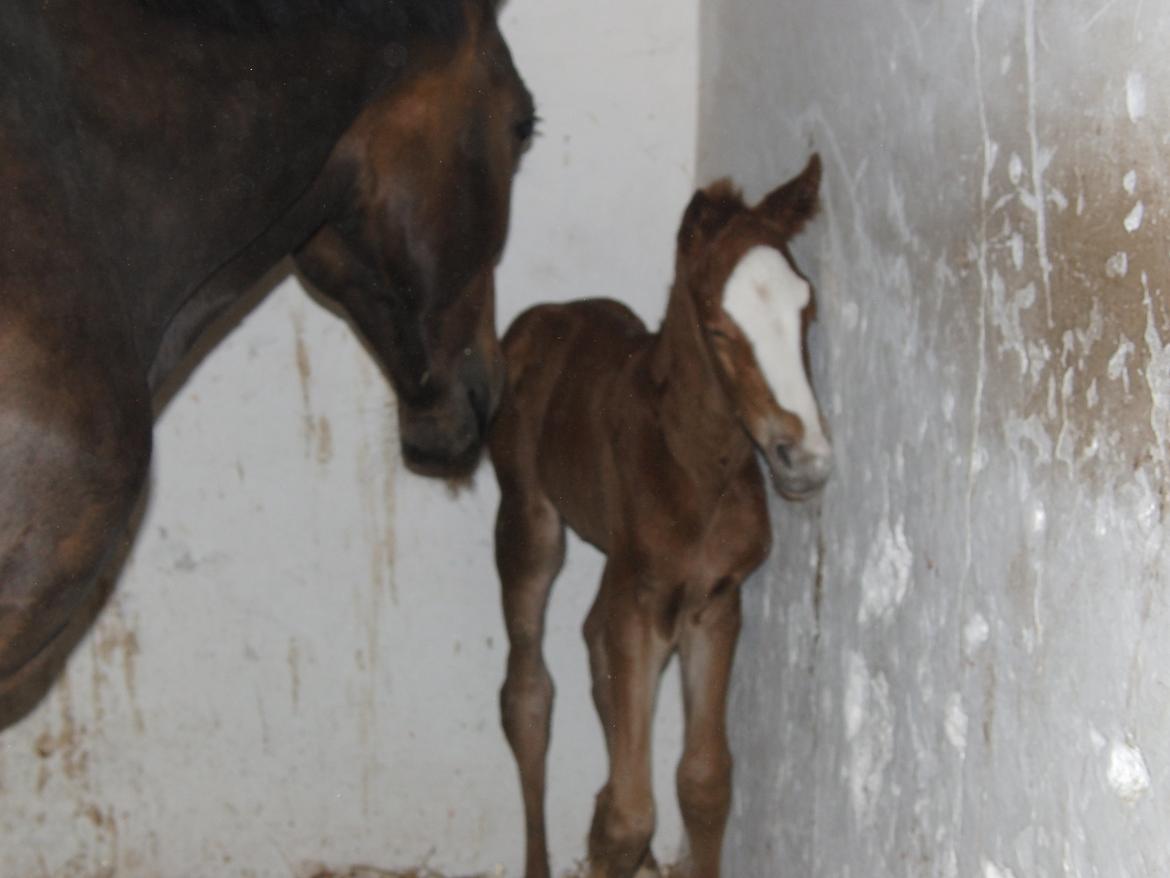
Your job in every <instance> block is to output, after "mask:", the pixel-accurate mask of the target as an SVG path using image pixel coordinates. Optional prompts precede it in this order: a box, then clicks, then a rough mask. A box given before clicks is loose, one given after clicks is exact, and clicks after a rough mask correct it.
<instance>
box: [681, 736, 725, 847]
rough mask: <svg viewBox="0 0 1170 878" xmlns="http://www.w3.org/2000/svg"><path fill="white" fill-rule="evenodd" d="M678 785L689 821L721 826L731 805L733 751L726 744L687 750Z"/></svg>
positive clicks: (683, 807)
mask: <svg viewBox="0 0 1170 878" xmlns="http://www.w3.org/2000/svg"><path fill="white" fill-rule="evenodd" d="M675 785H676V788H677V790H678V802H679V808H680V810H681V811H682V815H683V818H684V820H686V822H687V823H688V824H692V825H696V826H711V827H718V826H721V825H722V824H723V823H724V821H726V819H727V813H728V811H729V810H730V808H731V752H730V751H729V750H728V749H727V747H726V745H714V746H711V747H708V748H705V749H703V750H695V751H692V752H689V753H684V754H683V758H682V760H681V761H680V762H679V764H678V770H677V772H676V773H675Z"/></svg>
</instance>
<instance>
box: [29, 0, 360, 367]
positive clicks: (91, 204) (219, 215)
mask: <svg viewBox="0 0 1170 878" xmlns="http://www.w3.org/2000/svg"><path fill="white" fill-rule="evenodd" d="M99 7H100V8H99ZM46 15H48V16H49V19H48V20H49V22H50V25H51V26H52V27H53V28H54V29H55V30H56V32H57V33H58V35H59V41H60V45H61V49H60V51H61V55H62V57H63V58H65V59H70V60H69V61H68V64H67V71H66V76H68V77H69V78H70V80H71V81H72V88H73V90H74V91H75V92H76V93H77V95H78V104H79V105H80V106H83V107H84V108H85V109H86V113H84V114H79V115H78V122H77V126H76V132H77V133H76V141H77V153H78V155H77V157H76V162H77V163H79V164H80V166H81V167H82V168H84V169H85V191H84V193H83V195H84V198H83V199H82V200H81V202H80V204H79V210H82V211H84V212H85V213H87V214H91V215H92V216H91V218H90V220H89V226H91V227H92V228H94V229H95V230H96V233H95V235H94V243H95V244H97V245H98V246H97V247H96V251H97V252H96V253H95V255H94V258H95V259H96V260H102V259H105V260H106V262H108V263H109V264H108V265H107V266H106V268H107V269H108V271H107V273H108V274H110V275H111V279H112V282H113V283H114V284H115V285H116V286H117V287H118V288H122V289H125V290H127V293H126V296H127V301H126V303H125V308H126V310H127V312H128V313H130V314H132V315H133V324H134V327H135V332H136V334H137V336H138V338H137V343H138V345H139V348H140V350H142V351H143V355H144V358H145V359H146V360H147V361H148V362H149V361H150V360H151V359H152V358H153V356H154V353H155V351H156V350H157V349H158V347H159V346H160V345H161V344H163V341H164V339H163V333H164V332H165V331H166V327H167V326H168V325H169V324H170V322H171V320H172V319H173V318H174V316H175V314H176V313H177V312H178V311H179V310H180V309H181V308H182V307H183V306H184V304H185V303H186V302H187V301H188V300H189V298H190V297H191V296H192V295H193V294H194V287H195V285H196V284H198V283H199V282H200V281H201V280H203V279H209V280H208V282H211V280H210V279H211V277H212V275H213V274H215V273H217V272H220V269H222V268H223V266H224V265H225V263H232V264H233V265H235V264H242V263H243V262H247V263H248V264H249V265H248V267H250V268H251V269H252V270H251V271H250V272H249V276H248V277H244V276H243V273H242V272H241V271H237V270H235V268H232V270H231V271H230V272H228V273H229V274H232V275H233V276H235V275H240V277H239V278H238V281H239V282H238V283H237V284H235V287H236V288H235V289H233V290H228V289H227V288H226V287H223V288H222V289H221V291H220V292H221V293H223V295H221V296H220V297H219V298H220V300H221V301H222V304H224V305H226V304H230V302H231V301H232V300H234V299H235V298H236V297H237V296H238V294H239V293H242V292H243V290H244V289H246V288H247V284H248V282H249V281H251V280H254V279H255V277H256V276H258V275H259V274H260V273H262V272H263V271H264V270H265V269H266V268H268V267H269V266H270V265H271V264H272V263H274V262H275V261H276V260H277V259H279V258H280V256H282V255H283V254H284V253H287V252H288V251H289V250H290V249H291V248H292V247H294V246H296V245H297V244H299V243H301V241H303V240H304V238H305V237H307V236H308V234H310V233H311V232H312V230H313V229H314V228H315V227H316V225H317V224H319V222H320V219H319V216H318V217H317V218H315V217H314V215H309V214H305V215H304V216H301V215H300V213H304V212H303V211H301V212H300V213H297V214H295V215H293V214H292V213H291V212H292V211H293V210H294V208H295V207H296V205H297V204H298V203H299V202H300V201H303V200H305V199H304V196H306V194H308V193H310V191H311V190H310V187H311V186H312V184H313V182H314V180H315V179H316V178H317V177H318V175H319V174H320V172H321V169H322V167H323V166H324V164H325V162H326V160H327V158H328V155H329V153H330V151H331V150H332V148H333V146H334V143H335V142H336V140H337V139H338V138H339V137H340V136H341V134H342V133H343V132H344V130H345V129H346V128H347V127H348V126H349V125H350V124H351V122H352V120H353V118H354V117H355V116H356V115H357V113H358V112H359V110H360V108H361V106H362V103H363V101H364V99H365V97H366V93H367V92H368V91H370V89H371V87H372V82H371V79H372V76H371V70H370V64H369V63H367V62H368V58H367V56H370V57H372V56H374V55H375V54H376V53H374V52H373V50H372V49H369V48H368V47H366V46H365V45H364V44H363V43H362V42H361V41H360V40H357V39H353V38H346V37H345V36H344V35H340V34H332V33H325V32H322V33H316V32H301V33H290V34H288V35H277V36H273V37H271V38H267V39H266V38H262V37H255V38H252V37H241V36H238V35H234V34H225V33H220V32H218V31H214V30H207V29H200V28H196V27H193V26H189V25H187V24H185V23H184V22H182V21H168V20H166V19H161V18H157V17H145V16H144V15H143V13H142V10H141V8H140V7H139V5H138V0H108V3H105V4H76V5H69V4H62V3H55V4H54V5H53V6H52V7H51V8H50V11H49V12H48V13H46ZM176 58H178V59H180V60H179V62H176V60H175V59H176ZM102 65H106V66H108V67H109V70H102V69H101V68H102ZM110 83H114V84H115V85H111V84H110ZM127 145H132V146H133V148H129V147H128V146H127ZM104 156H109V157H112V158H111V159H109V160H106V159H103V158H102V157H104ZM312 194H313V195H314V197H317V196H318V195H319V193H316V192H313V193H312ZM160 205H164V206H166V208H165V210H163V209H160ZM320 212H321V208H320V207H317V208H316V209H315V213H316V214H317V215H319V214H320ZM310 213H312V212H310ZM110 217H128V218H133V219H135V220H137V221H139V227H138V228H136V230H135V235H134V236H132V238H131V242H132V243H131V244H130V246H127V243H126V236H125V235H122V234H121V233H122V226H121V225H119V224H118V223H114V224H110V223H109V218H110ZM286 226H287V227H288V228H285V227H286ZM106 229H108V231H103V230H106ZM106 237H108V238H109V240H108V241H107V240H105V238H106ZM253 245H255V246H253ZM248 247H251V248H252V249H253V250H255V254H254V255H251V254H243V253H242V251H243V250H244V248H248ZM109 254H113V257H110V256H109ZM221 273H222V272H221Z"/></svg>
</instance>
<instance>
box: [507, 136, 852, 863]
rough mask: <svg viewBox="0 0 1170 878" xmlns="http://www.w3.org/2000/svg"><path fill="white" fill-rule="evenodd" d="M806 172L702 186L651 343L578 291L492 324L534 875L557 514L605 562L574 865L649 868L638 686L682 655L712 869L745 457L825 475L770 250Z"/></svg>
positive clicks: (698, 812)
mask: <svg viewBox="0 0 1170 878" xmlns="http://www.w3.org/2000/svg"><path fill="white" fill-rule="evenodd" d="M819 180H820V164H819V161H818V160H816V159H814V160H813V161H812V162H810V163H809V166H808V168H807V169H806V170H805V172H804V173H803V174H802V175H801V176H799V177H798V178H796V179H794V180H793V181H791V182H790V183H789V184H787V185H785V186H784V187H781V188H779V189H778V190H776V192H774V193H773V194H772V195H771V196H769V197H768V198H767V199H765V201H764V202H763V203H762V204H761V205H760V206H759V207H758V208H756V209H755V210H749V209H748V208H747V207H746V206H744V204H743V202H742V201H741V200H740V199H739V197H738V196H737V195H735V194H734V193H733V192H732V191H731V190H730V189H729V188H728V187H726V186H724V185H717V186H715V187H712V188H711V189H709V190H706V191H701V192H699V193H697V194H696V196H695V198H694V199H693V200H692V202H691V205H690V207H688V209H687V212H686V215H685V217H684V219H683V223H682V226H681V228H680V231H679V251H678V258H677V267H676V276H675V282H674V285H673V288H672V291H671V296H670V302H669V305H668V307H667V312H666V317H665V319H664V321H663V324H662V327H661V329H660V331H659V332H658V333H657V334H650V333H648V332H646V330H645V328H644V327H643V325H642V323H641V322H640V321H639V320H638V319H637V318H636V317H635V316H634V315H633V314H632V313H631V312H630V311H629V309H627V308H625V307H624V306H623V305H620V304H618V303H616V302H612V301H608V300H587V301H582V302H576V303H571V304H567V305H544V306H538V307H536V308H534V309H531V310H529V311H528V312H526V313H525V314H523V315H521V316H520V317H519V318H518V319H517V320H516V322H515V323H513V325H512V326H511V328H510V329H509V330H508V333H507V334H506V336H505V339H504V342H503V345H504V354H505V361H506V363H507V369H508V385H507V388H506V390H505V392H504V397H503V401H502V403H501V406H500V411H499V413H498V416H497V420H496V423H495V425H494V427H493V433H492V437H491V441H490V449H491V457H492V463H493V464H494V466H495V469H496V473H497V477H498V479H499V483H500V492H501V501H500V510H499V517H498V519H497V524H496V560H497V566H498V568H499V573H500V578H501V582H502V586H503V600H504V617H505V622H506V624H507V628H508V635H509V638H510V641H511V651H510V653H509V657H508V672H507V679H506V681H505V683H504V687H503V690H502V692H501V708H502V714H503V724H504V729H505V732H506V734H507V737H508V740H509V742H510V744H511V746H512V748H513V751H514V752H515V755H516V758H517V762H518V764H519V769H520V780H521V787H522V792H523V796H524V805H525V818H526V826H527V858H526V868H525V876H526V878H546V876H547V875H548V874H549V873H548V857H547V851H546V846H545V830H544V815H543V799H544V771H545V754H546V751H547V746H548V735H549V719H550V711H551V706H552V691H553V687H552V681H551V679H550V677H549V674H548V669H547V668H546V666H545V664H544V660H543V658H542V655H541V638H542V635H543V626H544V614H545V608H546V605H547V599H548V594H549V590H550V588H551V585H552V582H553V580H554V578H555V577H556V575H557V573H558V571H559V569H560V566H561V563H562V559H563V555H564V528H565V526H566V525H567V526H569V527H571V528H572V529H573V530H574V531H576V532H577V533H578V534H579V535H580V536H581V537H583V538H584V539H585V540H587V541H589V542H590V543H592V544H593V545H595V546H597V547H598V548H599V549H600V550H601V551H602V552H604V553H605V555H606V556H607V563H606V567H605V572H604V575H603V577H602V581H601V588H600V591H599V593H598V596H597V599H596V602H595V603H594V605H593V608H592V610H591V611H590V613H589V617H588V619H587V620H586V622H585V629H584V630H585V638H586V641H587V643H588V646H589V654H590V666H591V672H592V676H593V693H594V699H595V702H596V705H597V709H598V712H599V714H600V716H601V722H602V726H603V729H604V731H605V736H606V743H607V748H608V753H609V761H610V769H609V779H608V781H607V782H606V784H605V786H604V787H603V788H602V790H601V792H600V793H599V795H598V798H597V807H596V811H595V813H594V819H593V827H592V831H591V833H590V840H589V856H590V863H591V872H590V874H591V875H592V876H595V878H627V876H631V875H633V874H634V873H635V871H636V870H637V869H638V868H639V867H640V866H642V865H644V864H646V863H647V862H648V861H649V842H650V837H651V834H652V831H653V827H654V805H653V801H652V798H651V795H652V793H651V785H650V759H649V750H650V731H651V720H652V712H653V705H654V696H655V692H656V689H657V685H658V679H659V676H660V674H661V671H662V669H663V666H664V664H665V662H666V660H667V659H668V657H669V656H670V654H671V653H672V652H673V651H674V650H675V649H677V650H678V652H679V655H680V660H681V663H682V677H683V688H684V704H685V713H686V716H685V720H686V735H685V749H684V753H683V756H682V760H681V762H680V763H679V766H678V773H677V784H678V795H679V802H680V805H681V808H682V815H683V819H684V822H685V825H686V830H687V834H688V836H689V839H690V845H691V866H692V869H693V874H695V875H698V876H703V878H712V876H717V875H718V870H719V856H720V848H721V844H722V837H723V830H724V825H725V823H726V818H727V813H728V808H729V804H730V770H731V756H730V753H729V751H728V746H727V737H726V732H725V727H724V712H725V700H726V691H727V684H728V675H729V672H730V668H731V662H732V655H733V651H734V646H735V640H736V637H737V634H738V631H739V620H740V617H739V612H740V610H739V586H740V584H741V583H742V582H743V580H744V579H745V577H747V576H748V574H750V573H751V572H752V571H753V570H754V569H755V568H756V567H757V566H759V564H761V563H762V562H763V560H764V558H765V557H766V556H767V553H768V549H769V545H770V528H769V525H768V511H767V505H766V502H765V490H764V483H763V479H762V477H761V474H760V471H759V468H758V466H757V463H756V460H755V454H754V450H753V449H754V448H759V449H760V450H761V451H762V452H763V453H764V456H765V458H766V460H767V461H768V463H769V466H770V468H771V469H772V473H773V477H774V480H775V482H776V485H777V487H778V489H779V490H780V491H781V492H782V493H784V494H785V495H786V496H789V497H792V498H800V497H804V496H807V495H809V494H810V493H812V492H813V491H815V490H817V489H818V488H819V487H820V485H821V484H822V483H823V482H824V480H825V479H826V478H827V476H828V472H829V459H830V451H829V445H828V442H827V441H826V439H825V437H824V433H823V432H822V428H821V424H820V415H819V412H818V411H817V408H816V403H815V400H814V398H813V396H812V392H811V389H810V388H809V386H808V382H807V378H806V375H805V365H804V362H803V357H802V318H807V317H808V316H809V315H810V313H811V312H810V308H809V292H808V284H807V283H806V282H805V281H804V280H803V279H802V278H800V276H799V275H797V274H796V272H795V271H794V270H793V269H792V268H791V267H790V262H789V259H788V257H787V249H786V246H785V245H786V242H787V240H788V239H789V238H790V237H791V236H792V235H794V234H795V233H796V232H797V231H798V230H799V229H800V228H801V226H802V225H803V224H804V223H805V221H806V220H807V219H808V218H809V216H810V215H811V213H812V212H813V209H814V206H815V203H816V193H817V187H818V185H819ZM749 324H751V325H749Z"/></svg>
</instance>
